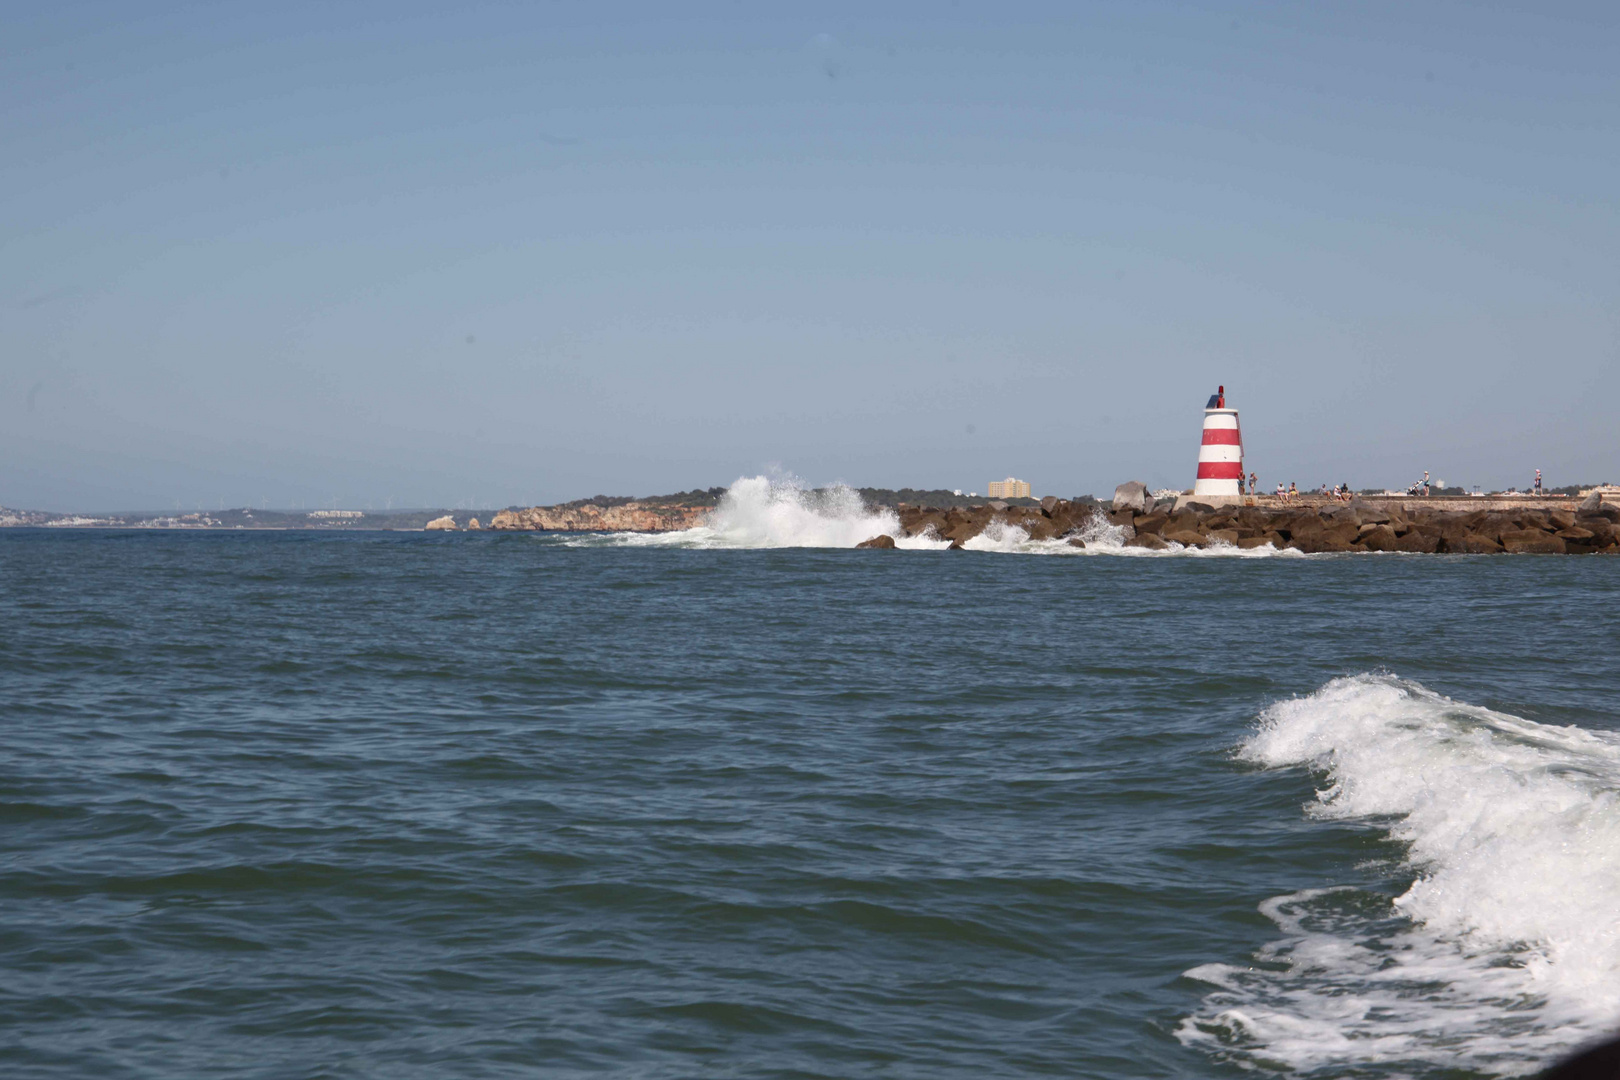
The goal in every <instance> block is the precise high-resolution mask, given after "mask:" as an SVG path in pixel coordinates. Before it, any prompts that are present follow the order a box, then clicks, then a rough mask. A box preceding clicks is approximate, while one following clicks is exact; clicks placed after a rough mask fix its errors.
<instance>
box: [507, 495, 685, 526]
mask: <svg viewBox="0 0 1620 1080" xmlns="http://www.w3.org/2000/svg"><path fill="white" fill-rule="evenodd" d="M708 513H709V508H708V507H703V506H649V505H647V504H645V503H640V502H627V503H621V504H619V505H617V506H599V505H596V504H594V503H585V504H583V505H579V504H574V505H570V506H531V507H530V508H529V509H527V510H502V511H501V512H500V513H498V514H496V515H495V517H494V518H492V519H491V520H490V523H489V528H491V529H531V530H532V529H549V530H552V531H555V532H676V531H679V530H681V529H690V528H693V527H694V526H697V525H701V524H703V520H704V518H705V517H706V516H707V515H708Z"/></svg>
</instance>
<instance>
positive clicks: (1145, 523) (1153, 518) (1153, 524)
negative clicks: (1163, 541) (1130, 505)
mask: <svg viewBox="0 0 1620 1080" xmlns="http://www.w3.org/2000/svg"><path fill="white" fill-rule="evenodd" d="M1169 520H1170V515H1169V514H1161V513H1157V512H1155V513H1152V514H1138V515H1136V518H1135V519H1134V520H1133V521H1132V522H1131V524H1132V525H1134V526H1135V527H1136V535H1138V536H1141V535H1142V534H1143V533H1156V532H1161V531H1163V529H1164V524H1165V522H1167V521H1169Z"/></svg>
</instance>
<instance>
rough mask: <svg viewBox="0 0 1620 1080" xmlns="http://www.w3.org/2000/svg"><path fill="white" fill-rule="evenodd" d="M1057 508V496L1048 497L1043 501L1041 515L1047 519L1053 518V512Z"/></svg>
mask: <svg viewBox="0 0 1620 1080" xmlns="http://www.w3.org/2000/svg"><path fill="white" fill-rule="evenodd" d="M1057 506H1058V497H1057V496H1056V495H1048V496H1047V497H1046V498H1044V499H1042V500H1041V513H1043V514H1045V515H1046V516H1047V517H1051V516H1052V513H1053V511H1055V510H1056V509H1057Z"/></svg>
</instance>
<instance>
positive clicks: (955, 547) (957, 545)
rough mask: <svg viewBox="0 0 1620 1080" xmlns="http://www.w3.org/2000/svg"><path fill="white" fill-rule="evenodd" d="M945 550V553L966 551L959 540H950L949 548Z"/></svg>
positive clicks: (965, 547)
mask: <svg viewBox="0 0 1620 1080" xmlns="http://www.w3.org/2000/svg"><path fill="white" fill-rule="evenodd" d="M945 550H946V551H966V550H967V546H966V545H965V544H963V543H962V541H960V540H952V541H951V546H950V547H948V548H946V549H945Z"/></svg>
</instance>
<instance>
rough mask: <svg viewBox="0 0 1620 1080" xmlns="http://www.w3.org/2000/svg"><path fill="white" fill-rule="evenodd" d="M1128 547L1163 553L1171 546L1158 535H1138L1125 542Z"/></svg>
mask: <svg viewBox="0 0 1620 1080" xmlns="http://www.w3.org/2000/svg"><path fill="white" fill-rule="evenodd" d="M1125 546H1126V547H1135V548H1147V549H1148V550H1149V551H1163V550H1164V549H1165V548H1168V547H1169V546H1170V545H1169V544H1167V543H1166V542H1165V540H1164V537H1162V536H1160V535H1159V534H1158V533H1137V534H1136V535H1135V536H1133V537H1131V538H1130V539H1129V540H1127V541H1125Z"/></svg>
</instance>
